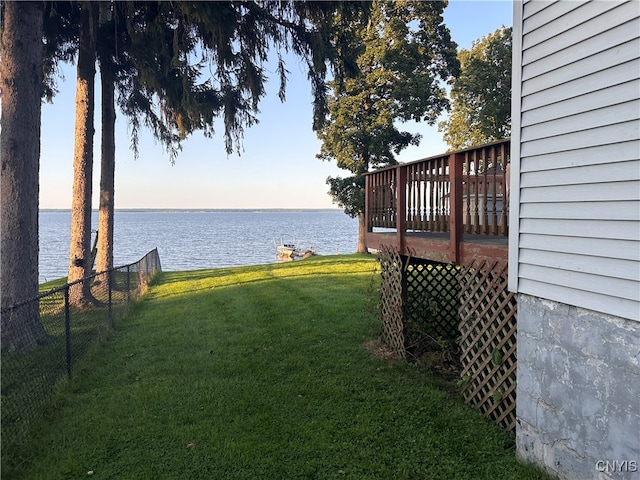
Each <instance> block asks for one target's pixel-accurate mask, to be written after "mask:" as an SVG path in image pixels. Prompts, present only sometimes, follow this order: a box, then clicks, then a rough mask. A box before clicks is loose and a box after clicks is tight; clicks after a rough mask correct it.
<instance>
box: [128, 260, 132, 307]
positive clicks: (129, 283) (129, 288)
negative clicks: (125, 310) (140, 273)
mask: <svg viewBox="0 0 640 480" xmlns="http://www.w3.org/2000/svg"><path fill="white" fill-rule="evenodd" d="M130 269H131V266H130V265H127V305H128V304H129V303H130V302H131V271H130Z"/></svg>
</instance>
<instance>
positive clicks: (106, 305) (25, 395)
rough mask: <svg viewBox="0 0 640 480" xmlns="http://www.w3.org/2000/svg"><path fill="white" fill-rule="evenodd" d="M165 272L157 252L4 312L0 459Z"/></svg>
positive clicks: (55, 289) (52, 291)
mask: <svg viewBox="0 0 640 480" xmlns="http://www.w3.org/2000/svg"><path fill="white" fill-rule="evenodd" d="M158 271H161V266H160V257H159V255H158V251H157V249H155V250H152V251H151V252H149V253H148V254H147V255H145V256H144V257H143V258H142V259H140V260H139V261H138V262H136V263H132V264H129V265H125V266H122V267H116V268H113V269H111V270H109V271H106V272H98V273H95V274H93V275H91V276H90V277H87V278H84V279H82V280H78V281H76V282H73V283H67V284H64V285H62V286H60V287H56V288H53V289H51V290H49V291H48V292H45V293H41V294H40V295H39V296H38V297H36V298H33V299H30V300H27V301H25V302H22V303H20V304H18V305H14V306H12V307H9V308H6V309H3V310H2V312H1V315H2V325H3V328H4V329H7V328H8V329H10V331H9V332H7V331H4V332H3V335H2V337H3V342H2V349H1V353H0V355H1V359H0V360H1V362H2V363H1V365H2V376H1V380H0V389H1V395H2V409H1V421H2V424H1V425H2V427H1V435H2V437H1V439H2V455H3V457H4V455H5V451H6V448H7V447H8V446H11V445H15V444H17V443H19V442H20V441H21V440H22V439H23V438H24V436H25V434H26V432H27V431H28V430H29V428H30V426H31V424H32V423H33V421H34V420H36V419H37V418H38V417H40V416H41V415H42V414H43V412H44V408H45V407H46V405H47V404H48V403H49V401H50V400H51V397H52V395H53V393H54V391H55V389H56V387H57V386H58V385H59V384H61V383H63V382H65V381H66V380H67V379H68V378H71V375H72V372H73V369H74V367H75V366H76V365H77V364H78V363H79V362H80V361H81V360H82V359H83V358H84V357H85V356H86V354H87V352H89V351H90V350H91V349H92V348H94V347H95V345H97V344H98V343H99V340H100V339H101V338H103V337H104V336H105V335H106V334H107V333H108V332H109V331H110V330H111V329H112V328H113V325H114V322H115V321H116V320H117V319H118V318H120V317H122V316H123V315H124V314H125V313H126V311H127V310H128V308H129V306H130V305H131V304H132V302H133V301H135V300H136V299H137V298H139V297H140V296H141V295H142V294H143V293H144V292H145V290H146V288H147V285H148V283H149V281H150V280H151V279H152V277H153V276H154V274H155V273H156V272H158Z"/></svg>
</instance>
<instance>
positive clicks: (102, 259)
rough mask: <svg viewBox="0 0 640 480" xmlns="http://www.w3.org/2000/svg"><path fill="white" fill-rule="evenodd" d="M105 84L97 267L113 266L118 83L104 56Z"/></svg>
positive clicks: (101, 270) (101, 77)
mask: <svg viewBox="0 0 640 480" xmlns="http://www.w3.org/2000/svg"><path fill="white" fill-rule="evenodd" d="M100 84H101V87H102V151H101V154H102V157H101V164H100V209H99V211H98V258H97V266H96V271H98V272H103V271H105V270H109V269H111V268H113V225H114V193H115V168H116V144H115V123H116V110H115V95H114V92H115V84H114V78H113V75H111V70H110V63H109V61H108V59H102V58H101V59H100Z"/></svg>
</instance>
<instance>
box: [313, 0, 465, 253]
mask: <svg viewBox="0 0 640 480" xmlns="http://www.w3.org/2000/svg"><path fill="white" fill-rule="evenodd" d="M445 6H446V2H422V1H374V2H373V3H372V4H371V11H370V15H369V18H368V20H367V21H366V22H362V21H353V19H351V21H342V19H340V18H338V19H337V21H336V25H337V26H338V27H339V28H337V34H340V35H342V36H343V37H344V38H350V39H351V41H352V43H353V47H352V51H351V52H350V53H351V55H353V56H354V57H353V58H354V59H355V60H354V63H355V65H356V66H357V74H356V75H354V76H352V77H349V78H344V79H340V81H337V80H336V81H334V82H332V84H331V88H332V92H331V95H330V97H329V102H328V107H329V113H328V117H327V123H326V124H325V126H324V127H323V128H322V129H320V130H319V131H318V138H319V139H320V140H322V146H321V150H320V153H319V154H318V155H317V156H318V158H320V159H322V160H336V162H337V165H338V167H340V168H342V169H345V170H348V171H349V172H351V173H352V174H353V176H351V177H348V178H344V179H343V178H329V179H328V180H327V183H328V184H329V185H330V192H329V193H330V194H331V195H332V197H333V198H334V201H336V202H337V203H339V204H340V205H341V206H343V207H344V208H345V212H347V213H348V214H350V215H351V216H354V217H355V216H360V217H361V220H363V212H364V191H363V187H364V182H363V179H362V175H363V174H364V173H366V172H367V171H369V169H370V168H376V167H382V166H386V165H393V164H395V163H397V161H396V158H395V156H396V155H397V154H398V153H399V152H401V151H402V150H403V149H404V148H406V147H407V146H409V145H417V144H418V143H419V141H420V138H421V137H420V135H419V134H417V133H411V132H408V131H402V130H400V129H399V127H398V122H406V121H408V120H414V121H426V122H428V123H429V124H433V123H435V121H436V119H437V117H438V115H439V114H440V113H441V112H442V111H443V110H444V109H446V108H447V107H448V100H447V97H446V91H445V89H444V82H445V81H446V80H447V79H448V78H449V77H450V76H451V75H454V74H457V73H458V61H457V58H456V44H455V43H454V42H453V41H452V40H451V36H450V33H449V29H448V28H447V27H446V26H445V25H444V23H443V19H442V13H443V11H444V8H445ZM363 229H364V225H363V223H362V221H361V225H360V235H359V237H360V240H359V247H358V250H359V251H362V250H363V249H364V245H363V240H362V237H363V236H364V231H363Z"/></svg>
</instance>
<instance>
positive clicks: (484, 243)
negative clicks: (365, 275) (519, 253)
mask: <svg viewBox="0 0 640 480" xmlns="http://www.w3.org/2000/svg"><path fill="white" fill-rule="evenodd" d="M509 146H510V141H509V140H508V139H507V140H503V141H500V142H495V143H491V144H487V145H482V146H480V147H476V148H472V149H468V150H462V151H457V152H450V153H447V154H443V155H440V156H436V157H431V158H427V159H422V160H418V161H416V162H411V163H404V164H400V165H397V166H394V167H389V168H386V169H381V170H377V171H375V172H371V173H369V174H367V176H366V190H365V192H366V207H365V217H366V222H367V227H368V231H367V237H366V240H367V247H368V248H369V249H372V250H379V249H380V248H381V246H383V245H384V246H387V247H393V248H395V249H397V250H398V251H399V253H400V254H401V255H406V256H412V257H417V258H423V259H427V260H433V261H437V262H443V263H455V264H459V265H460V264H464V263H467V262H468V261H472V260H473V259H476V258H487V259H495V260H502V261H507V256H508V241H507V236H508V231H509V228H508V193H509V192H508V163H509V154H510V151H509ZM505 199H507V201H505Z"/></svg>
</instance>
